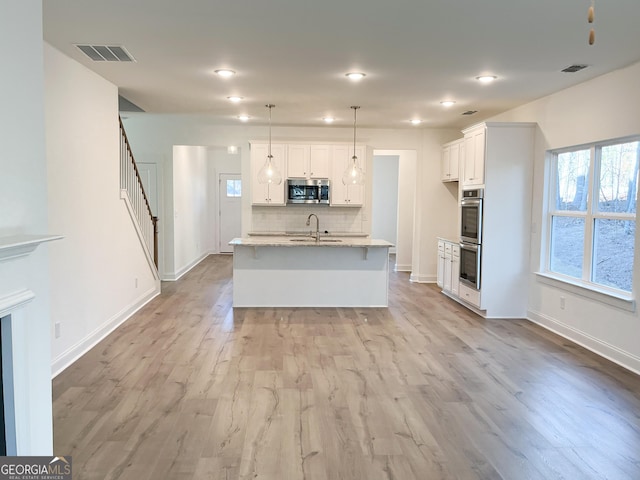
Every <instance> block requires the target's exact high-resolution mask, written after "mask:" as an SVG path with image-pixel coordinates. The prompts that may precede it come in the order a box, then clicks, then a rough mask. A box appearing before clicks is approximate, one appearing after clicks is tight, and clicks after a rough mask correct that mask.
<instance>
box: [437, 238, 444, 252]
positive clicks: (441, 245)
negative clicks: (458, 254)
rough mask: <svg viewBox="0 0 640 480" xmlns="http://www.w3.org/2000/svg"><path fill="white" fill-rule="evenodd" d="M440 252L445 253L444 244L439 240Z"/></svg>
mask: <svg viewBox="0 0 640 480" xmlns="http://www.w3.org/2000/svg"><path fill="white" fill-rule="evenodd" d="M438 252H442V253H444V242H443V241H442V240H438Z"/></svg>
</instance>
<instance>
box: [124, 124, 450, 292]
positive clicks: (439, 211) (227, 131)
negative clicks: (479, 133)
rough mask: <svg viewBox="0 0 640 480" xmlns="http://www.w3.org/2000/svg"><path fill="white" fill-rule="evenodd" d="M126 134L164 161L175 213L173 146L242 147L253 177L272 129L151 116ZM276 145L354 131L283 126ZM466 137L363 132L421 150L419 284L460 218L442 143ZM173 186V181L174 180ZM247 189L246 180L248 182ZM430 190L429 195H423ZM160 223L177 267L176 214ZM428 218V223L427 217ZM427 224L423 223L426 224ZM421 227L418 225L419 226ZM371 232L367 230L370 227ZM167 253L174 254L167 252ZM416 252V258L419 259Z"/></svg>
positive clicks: (247, 218)
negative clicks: (254, 154) (255, 156)
mask: <svg viewBox="0 0 640 480" xmlns="http://www.w3.org/2000/svg"><path fill="white" fill-rule="evenodd" d="M124 123H125V128H126V130H127V135H128V137H129V140H130V142H131V144H132V149H133V153H134V155H135V156H136V158H137V157H139V156H142V158H144V159H145V160H144V161H145V162H147V161H150V159H151V158H156V159H157V161H159V162H161V161H164V162H165V163H164V164H165V168H164V170H163V171H164V175H165V187H166V188H165V190H164V195H165V199H164V203H165V211H166V212H172V211H173V192H172V191H171V189H172V186H173V184H172V182H171V185H167V183H168V181H167V177H169V178H171V175H172V171H171V169H172V166H173V162H172V161H171V160H170V159H171V158H172V157H173V146H174V145H207V146H210V147H220V148H226V147H227V146H229V145H236V146H238V147H239V148H240V161H241V173H242V176H243V178H250V161H249V155H250V152H249V141H251V140H256V141H261V140H264V141H266V140H267V129H266V127H264V126H251V125H246V124H243V125H237V126H235V125H234V126H224V125H217V124H214V123H212V122H211V120H210V118H209V117H207V116H206V115H154V114H147V113H136V114H128V118H127V119H126V120H124ZM273 133H274V138H273V142H274V143H275V142H277V141H279V140H281V141H282V140H292V141H300V142H304V141H311V142H313V141H317V142H350V141H352V138H353V137H352V135H353V130H352V129H351V127H350V126H349V127H337V126H322V127H307V128H304V127H281V126H275V127H274V129H273ZM459 137H461V134H460V132H459V131H458V130H451V129H442V130H440V129H439V130H427V129H413V128H406V129H366V128H362V129H360V128H359V129H358V143H363V144H367V145H370V146H372V147H373V148H374V149H376V150H377V149H381V150H415V151H416V175H415V177H414V178H415V179H416V195H417V196H418V198H419V199H420V200H422V199H423V198H424V200H425V201H428V202H429V203H428V204H427V206H423V204H422V203H421V201H419V202H418V204H417V207H416V211H415V213H414V216H415V218H416V219H419V220H420V224H419V225H420V228H417V229H416V230H415V235H417V237H414V241H413V250H414V251H413V254H412V279H414V280H417V281H435V277H436V252H437V242H436V237H437V236H439V235H440V236H443V235H448V234H449V233H450V231H455V226H453V227H450V226H448V225H447V224H446V223H443V222H445V221H446V222H450V219H451V218H452V216H453V218H455V215H456V205H457V195H452V194H451V192H450V191H449V189H448V188H447V187H446V186H444V185H443V184H442V182H440V150H441V145H442V144H443V143H446V142H448V141H450V140H453V139H455V138H459ZM169 182H170V181H169ZM245 185H246V182H245ZM425 189H429V190H430V191H429V192H428V193H423V192H424V190H425ZM245 191H246V193H247V194H246V195H244V198H243V212H242V233H243V235H246V234H247V232H249V231H251V229H252V228H253V225H252V223H251V217H252V215H251V212H252V207H251V198H250V195H249V194H248V193H249V192H248V190H245ZM165 217H166V218H164V219H162V218H161V219H160V221H161V222H163V228H164V229H165V231H164V235H163V242H164V251H165V264H166V265H169V267H167V271H172V270H170V266H172V265H173V258H169V257H172V252H173V251H174V246H173V242H174V240H173V236H174V233H173V230H174V226H173V216H172V215H165ZM422 217H424V219H423V218H422ZM423 220H424V221H423ZM416 226H418V224H417V223H416ZM365 230H366V228H365ZM167 252H171V253H169V254H167ZM416 253H417V255H416Z"/></svg>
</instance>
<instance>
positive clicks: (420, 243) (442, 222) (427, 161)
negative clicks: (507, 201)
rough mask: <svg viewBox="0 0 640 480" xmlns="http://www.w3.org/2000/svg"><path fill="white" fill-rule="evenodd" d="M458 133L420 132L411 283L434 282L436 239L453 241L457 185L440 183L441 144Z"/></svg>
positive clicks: (441, 131)
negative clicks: (420, 155) (442, 238)
mask: <svg viewBox="0 0 640 480" xmlns="http://www.w3.org/2000/svg"><path fill="white" fill-rule="evenodd" d="M461 136H462V135H461V133H460V132H459V131H457V130H422V139H421V140H422V142H421V149H420V151H421V152H423V154H422V158H420V157H418V158H419V159H418V163H417V169H416V194H415V195H416V210H415V213H414V231H415V233H414V242H413V255H412V257H411V262H412V268H411V281H413V282H430V283H435V281H436V270H437V268H436V267H437V257H438V254H437V252H438V237H445V238H450V239H452V240H455V239H457V238H458V237H459V235H458V233H457V230H456V221H457V220H456V219H457V216H458V189H457V184H454V186H452V185H451V184H450V183H449V184H448V183H442V181H441V180H440V178H441V177H440V175H441V172H440V157H441V153H442V144H443V143H447V142H450V141H451V140H455V139H456V138H460V137H461Z"/></svg>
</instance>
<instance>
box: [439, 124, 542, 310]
mask: <svg viewBox="0 0 640 480" xmlns="http://www.w3.org/2000/svg"><path fill="white" fill-rule="evenodd" d="M462 133H463V134H464V138H465V145H466V148H467V152H466V155H465V165H464V170H465V171H464V174H465V175H464V177H463V179H464V180H462V181H461V184H462V185H461V186H462V187H463V188H467V186H469V187H470V188H472V189H475V188H479V187H483V188H484V198H483V201H482V249H481V254H482V258H481V272H480V279H481V289H480V290H476V289H474V288H473V287H470V286H469V285H468V284H466V283H465V282H462V283H460V285H459V288H458V298H459V299H460V300H461V301H462V303H463V304H464V305H467V306H469V307H471V308H475V309H477V310H479V313H481V314H482V315H485V316H487V317H489V318H526V316H527V315H528V308H529V302H528V296H529V291H528V286H529V281H530V276H531V274H530V271H531V270H530V269H531V265H530V258H531V250H530V246H531V233H532V232H531V228H532V223H531V196H532V185H533V164H534V151H535V148H534V145H535V136H536V125H535V124H532V123H519V122H484V123H480V124H478V125H474V126H472V127H469V128H468V129H466V130H463V132H462ZM469 151H471V153H470V152H469ZM470 172H471V173H470ZM452 291H453V286H452ZM454 298H455V297H454Z"/></svg>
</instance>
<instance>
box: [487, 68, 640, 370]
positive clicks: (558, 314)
mask: <svg viewBox="0 0 640 480" xmlns="http://www.w3.org/2000/svg"><path fill="white" fill-rule="evenodd" d="M639 78H640V63H638V64H635V65H632V66H630V67H628V68H624V69H621V70H618V71H615V72H612V73H610V74H607V75H603V76H601V77H598V78H596V79H594V80H591V81H589V82H585V83H583V84H581V85H578V86H575V87H572V88H569V89H566V90H564V91H561V92H558V93H555V94H553V95H550V96H548V97H544V98H542V99H539V100H537V101H535V102H532V103H530V104H527V105H524V106H522V107H520V108H517V109H514V110H511V111H509V112H507V113H505V114H502V115H499V116H497V117H494V118H493V119H492V120H496V121H526V122H537V123H538V125H539V129H538V134H537V137H536V148H535V165H534V183H533V202H532V218H533V223H534V226H535V228H534V229H532V231H533V234H532V242H531V272H532V274H531V282H530V284H531V287H530V294H529V318H531V319H532V320H533V321H535V322H538V323H540V324H542V325H544V326H546V327H547V328H550V329H552V330H554V331H557V332H559V333H561V334H562V335H564V336H566V337H568V338H571V339H572V340H574V341H576V342H578V343H581V344H583V345H585V346H587V347H588V348H590V349H592V350H594V351H596V352H599V353H600V354H602V355H604V356H607V357H609V358H611V359H613V360H614V361H616V362H618V363H621V364H623V365H625V366H626V367H628V368H631V369H633V370H635V371H636V372H640V342H639V341H638V339H640V315H639V314H638V311H637V309H636V311H635V312H627V311H624V310H620V309H617V308H614V307H611V306H608V305H606V304H604V303H601V302H599V301H596V300H593V299H589V298H587V297H585V296H581V295H576V294H574V293H571V292H569V291H567V290H564V289H559V288H557V287H554V286H551V285H548V284H545V283H541V282H540V280H539V279H538V277H537V276H536V275H535V274H534V273H533V272H536V271H538V270H539V268H540V252H541V245H542V243H541V242H542V240H541V239H542V231H543V229H542V228H541V226H542V225H543V223H544V216H543V210H542V203H543V194H544V184H545V152H546V151H547V150H550V149H556V148H559V147H567V146H573V145H580V144H584V143H589V142H596V141H599V140H605V139H613V138H618V137H624V136H628V135H637V134H640V115H638V110H639V109H640V89H638V79H639ZM637 232H638V229H636V242H635V251H636V258H635V264H634V270H633V279H634V282H633V295H634V298H637V295H638V293H639V282H640V261H639V258H638V257H639V256H640V240H639V238H638V235H639V234H638V233H637ZM561 296H563V297H565V298H566V307H565V309H561V308H560V297H561Z"/></svg>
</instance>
